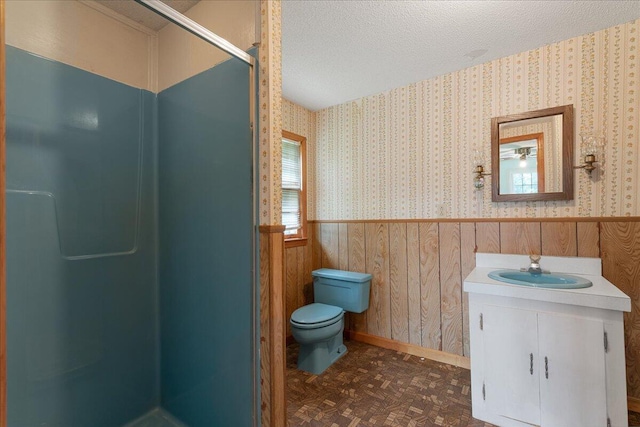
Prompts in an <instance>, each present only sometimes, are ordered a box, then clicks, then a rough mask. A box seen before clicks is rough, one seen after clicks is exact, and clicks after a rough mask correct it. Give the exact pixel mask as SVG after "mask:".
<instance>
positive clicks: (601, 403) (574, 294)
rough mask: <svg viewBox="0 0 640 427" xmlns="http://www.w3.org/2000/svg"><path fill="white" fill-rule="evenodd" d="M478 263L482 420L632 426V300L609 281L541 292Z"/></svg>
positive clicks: (471, 282) (476, 354)
mask: <svg viewBox="0 0 640 427" xmlns="http://www.w3.org/2000/svg"><path fill="white" fill-rule="evenodd" d="M478 255H481V254H478ZM482 255H485V254H482ZM502 256H503V257H504V256H506V255H502ZM548 258H551V257H548ZM544 261H545V260H544V258H543V260H542V262H544ZM597 261H599V260H597ZM477 264H479V266H477V267H476V269H475V270H474V271H473V272H472V273H471V274H470V275H469V276H468V277H467V279H466V280H465V283H464V290H465V292H468V293H469V333H470V344H471V347H470V348H471V382H472V385H471V387H472V403H473V416H474V418H478V419H481V420H484V421H487V422H490V423H493V424H496V425H499V426H531V425H539V426H542V427H556V426H557V427H572V426H582V427H600V426H602V427H607V426H613V427H617V426H625V427H626V426H627V425H628V424H627V404H626V400H627V397H626V378H625V359H624V333H623V319H622V312H623V311H628V310H629V309H630V301H629V299H628V297H627V296H626V295H624V294H623V293H622V292H620V291H619V290H618V289H617V288H615V286H613V285H612V284H610V283H609V282H607V281H606V280H605V279H603V278H602V277H601V276H595V275H594V276H593V277H591V276H589V279H590V280H592V281H593V282H594V286H593V287H592V288H585V289H574V290H558V289H541V288H531V287H523V286H518V285H509V284H505V283H501V282H497V281H494V280H492V279H490V278H488V276H487V274H488V272H489V271H492V270H495V269H499V268H504V265H501V264H499V263H498V265H496V267H493V268H492V267H488V268H487V267H483V266H482V264H483V262H481V261H480V260H478V261H477ZM512 265H515V266H519V264H517V263H516V264H512ZM564 272H566V273H572V272H571V271H566V270H565V271H564ZM572 274H576V273H572ZM584 277H587V276H584ZM589 289H590V290H589Z"/></svg>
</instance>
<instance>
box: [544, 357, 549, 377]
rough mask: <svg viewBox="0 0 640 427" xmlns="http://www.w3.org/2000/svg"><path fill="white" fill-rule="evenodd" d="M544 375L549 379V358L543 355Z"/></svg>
mask: <svg viewBox="0 0 640 427" xmlns="http://www.w3.org/2000/svg"><path fill="white" fill-rule="evenodd" d="M544 377H545V378H547V379H549V359H548V358H547V356H545V357H544Z"/></svg>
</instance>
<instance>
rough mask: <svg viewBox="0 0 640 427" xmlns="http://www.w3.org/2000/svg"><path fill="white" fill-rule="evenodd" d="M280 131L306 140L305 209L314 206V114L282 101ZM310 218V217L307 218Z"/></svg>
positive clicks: (284, 100)
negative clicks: (291, 133) (282, 130)
mask: <svg viewBox="0 0 640 427" xmlns="http://www.w3.org/2000/svg"><path fill="white" fill-rule="evenodd" d="M282 129H284V130H286V131H289V132H293V133H295V134H298V135H301V136H304V137H305V138H307V179H306V181H305V182H306V185H307V207H308V208H307V209H308V210H311V209H312V208H311V206H315V194H316V187H317V185H316V184H317V183H316V180H315V179H313V177H314V176H315V158H314V157H313V154H314V153H315V149H314V148H312V147H315V145H316V113H314V112H312V111H309V110H307V109H306V108H304V107H301V106H300V105H298V104H294V103H293V102H291V101H289V100H286V99H284V98H283V99H282ZM309 218H311V217H309Z"/></svg>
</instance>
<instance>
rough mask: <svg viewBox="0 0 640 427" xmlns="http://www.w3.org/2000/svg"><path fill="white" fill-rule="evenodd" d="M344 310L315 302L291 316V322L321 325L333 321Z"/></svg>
mask: <svg viewBox="0 0 640 427" xmlns="http://www.w3.org/2000/svg"><path fill="white" fill-rule="evenodd" d="M342 311H343V310H342V308H340V307H336V306H335V305H327V304H321V303H319V302H314V303H313V304H309V305H305V306H304V307H300V308H299V309H297V310H296V311H294V312H293V314H292V315H291V320H293V321H294V322H296V323H304V324H307V325H308V324H311V323H320V322H325V321H327V320H330V319H333V318H334V317H337V316H339V315H340V314H341V313H342Z"/></svg>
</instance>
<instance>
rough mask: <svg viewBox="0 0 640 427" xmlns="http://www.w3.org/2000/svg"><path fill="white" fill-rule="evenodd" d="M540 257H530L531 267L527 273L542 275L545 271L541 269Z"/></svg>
mask: <svg viewBox="0 0 640 427" xmlns="http://www.w3.org/2000/svg"><path fill="white" fill-rule="evenodd" d="M540 258H541V257H540V255H529V259H530V260H531V265H530V266H529V268H527V271H528V272H529V273H531V274H542V273H544V271H542V269H541V268H540Z"/></svg>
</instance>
